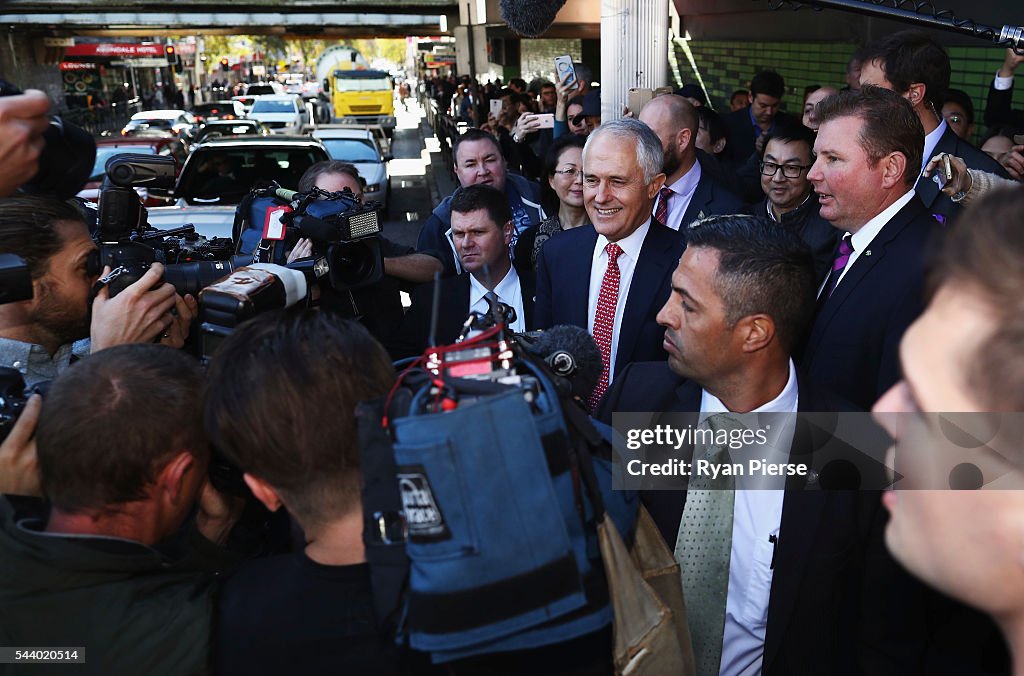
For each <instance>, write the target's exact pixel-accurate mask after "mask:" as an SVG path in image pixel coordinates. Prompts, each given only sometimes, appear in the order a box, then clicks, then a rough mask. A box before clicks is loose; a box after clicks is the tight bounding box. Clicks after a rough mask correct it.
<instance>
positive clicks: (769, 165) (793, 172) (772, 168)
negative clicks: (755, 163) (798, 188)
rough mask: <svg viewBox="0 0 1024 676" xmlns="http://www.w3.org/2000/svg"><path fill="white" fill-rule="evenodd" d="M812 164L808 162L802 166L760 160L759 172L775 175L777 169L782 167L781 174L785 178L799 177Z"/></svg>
mask: <svg viewBox="0 0 1024 676" xmlns="http://www.w3.org/2000/svg"><path fill="white" fill-rule="evenodd" d="M812 166H814V165H811V164H808V165H807V166H804V165H801V164H775V163H774V162H762V163H761V173H762V174H764V175H765V176H775V174H777V173H778V171H779V169H782V175H783V176H785V177H786V178H800V174H802V173H804V172H805V171H807V170H808V169H810V168H811V167H812Z"/></svg>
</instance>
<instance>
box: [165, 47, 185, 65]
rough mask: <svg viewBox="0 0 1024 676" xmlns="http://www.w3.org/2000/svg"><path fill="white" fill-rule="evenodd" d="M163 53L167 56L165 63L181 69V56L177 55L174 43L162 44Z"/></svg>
mask: <svg viewBox="0 0 1024 676" xmlns="http://www.w3.org/2000/svg"><path fill="white" fill-rule="evenodd" d="M164 55H165V56H166V57H167V65H169V66H170V67H171V68H177V69H178V70H181V57H179V56H178V50H176V49H175V48H174V45H164Z"/></svg>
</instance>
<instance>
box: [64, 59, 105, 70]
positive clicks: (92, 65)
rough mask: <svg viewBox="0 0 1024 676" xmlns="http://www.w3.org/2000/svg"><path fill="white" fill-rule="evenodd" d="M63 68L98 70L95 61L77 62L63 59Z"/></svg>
mask: <svg viewBox="0 0 1024 676" xmlns="http://www.w3.org/2000/svg"><path fill="white" fill-rule="evenodd" d="M60 69H61V70H96V64H95V63H76V62H75V61H61V62H60Z"/></svg>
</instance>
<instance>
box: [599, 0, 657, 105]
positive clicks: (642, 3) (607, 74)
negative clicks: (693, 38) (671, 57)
mask: <svg viewBox="0 0 1024 676" xmlns="http://www.w3.org/2000/svg"><path fill="white" fill-rule="evenodd" d="M668 2H669V0H601V120H602V121H609V120H617V119H619V118H620V117H622V109H623V108H624V107H625V106H626V102H627V100H628V95H629V90H630V89H631V88H634V87H649V88H651V89H655V88H657V87H663V86H665V85H667V84H668V83H669V79H668V50H669V41H668Z"/></svg>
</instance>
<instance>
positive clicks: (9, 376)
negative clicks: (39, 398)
mask: <svg viewBox="0 0 1024 676" xmlns="http://www.w3.org/2000/svg"><path fill="white" fill-rule="evenodd" d="M49 386H50V381H49V380H46V381H43V382H41V383H36V384H35V385H33V386H32V387H25V379H24V378H23V377H22V376H21V372H20V371H18V369H13V368H9V367H6V366H2V367H0V442H2V441H3V440H4V439H6V438H7V435H8V434H10V433H11V430H12V429H13V428H14V424H15V423H16V422H18V418H19V417H20V416H21V414H22V413H23V412H24V411H25V405H26V404H28V400H29V397H31V396H32V395H33V394H43V395H45V394H46V390H47V389H48V388H49Z"/></svg>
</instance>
